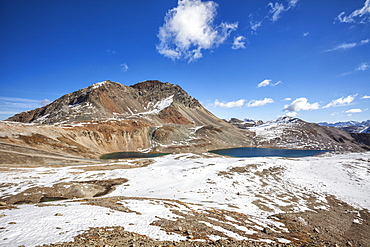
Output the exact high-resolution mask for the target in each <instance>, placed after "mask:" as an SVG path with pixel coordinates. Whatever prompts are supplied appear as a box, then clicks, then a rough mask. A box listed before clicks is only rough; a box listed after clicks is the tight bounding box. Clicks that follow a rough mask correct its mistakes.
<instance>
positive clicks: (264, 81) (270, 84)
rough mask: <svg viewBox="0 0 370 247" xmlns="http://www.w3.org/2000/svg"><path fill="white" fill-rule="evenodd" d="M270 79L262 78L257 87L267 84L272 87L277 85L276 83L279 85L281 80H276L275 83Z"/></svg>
mask: <svg viewBox="0 0 370 247" xmlns="http://www.w3.org/2000/svg"><path fill="white" fill-rule="evenodd" d="M271 81H272V80H270V79H266V80H263V81H261V82H260V83H259V84H258V85H257V87H267V86H272V87H274V86H277V85H279V84H280V83H281V81H278V82H276V83H271Z"/></svg>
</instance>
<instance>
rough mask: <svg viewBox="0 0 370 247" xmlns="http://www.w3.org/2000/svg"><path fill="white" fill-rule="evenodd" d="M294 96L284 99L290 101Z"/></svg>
mask: <svg viewBox="0 0 370 247" xmlns="http://www.w3.org/2000/svg"><path fill="white" fill-rule="evenodd" d="M290 100H292V98H285V99H284V100H283V101H290Z"/></svg>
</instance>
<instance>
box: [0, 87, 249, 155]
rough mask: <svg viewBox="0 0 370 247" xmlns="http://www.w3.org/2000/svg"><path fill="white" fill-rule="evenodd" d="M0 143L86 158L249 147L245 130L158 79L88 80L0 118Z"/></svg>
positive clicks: (179, 89) (13, 147)
mask: <svg viewBox="0 0 370 247" xmlns="http://www.w3.org/2000/svg"><path fill="white" fill-rule="evenodd" d="M16 122H18V123H16ZM0 141H2V142H5V143H7V144H12V145H13V146H11V148H10V146H9V145H8V146H6V147H7V148H8V149H9V148H10V149H11V150H13V149H17V150H18V149H19V147H25V146H26V147H27V148H32V150H33V151H32V152H34V150H38V149H40V150H43V151H48V152H57V153H59V154H68V155H73V156H83V157H86V158H97V157H99V156H101V155H102V154H106V153H112V152H119V151H139V150H145V151H151V152H204V151H207V150H210V149H217V148H229V147H240V146H251V145H253V140H252V139H251V133H250V132H248V131H247V130H240V129H238V128H236V127H234V126H232V125H230V124H228V123H226V122H224V121H223V120H221V119H219V118H217V117H216V116H214V115H213V114H212V113H210V112H209V111H207V110H206V109H205V108H204V107H203V106H202V105H201V104H200V103H199V101H197V100H196V99H194V98H193V97H191V96H189V95H188V94H187V93H186V92H185V91H184V90H183V89H182V88H181V87H180V86H178V85H173V84H170V83H162V82H159V81H145V82H141V83H138V84H135V85H133V86H125V85H122V84H119V83H115V82H111V81H104V82H100V83H96V84H93V85H91V86H89V87H87V88H84V89H81V90H78V91H76V92H73V93H70V94H67V95H64V96H62V97H61V98H59V99H57V100H55V101H54V102H52V103H50V104H49V105H47V106H44V107H42V108H38V109H35V110H31V111H27V112H22V113H19V114H17V115H15V116H13V117H11V118H9V119H7V121H4V122H0ZM21 150H24V149H21ZM27 150H28V149H27ZM0 151H1V148H0ZM3 151H4V152H7V150H6V149H3ZM28 151H29V150H28ZM3 155H4V157H5V153H3ZM19 159H23V158H20V157H19Z"/></svg>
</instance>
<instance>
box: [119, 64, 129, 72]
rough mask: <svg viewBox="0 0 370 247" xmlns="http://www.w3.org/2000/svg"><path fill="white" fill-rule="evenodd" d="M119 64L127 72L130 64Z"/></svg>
mask: <svg viewBox="0 0 370 247" xmlns="http://www.w3.org/2000/svg"><path fill="white" fill-rule="evenodd" d="M119 66H120V67H121V70H122V71H123V72H126V71H127V70H128V65H127V64H126V63H121V64H120V65H119Z"/></svg>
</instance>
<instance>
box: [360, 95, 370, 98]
mask: <svg viewBox="0 0 370 247" xmlns="http://www.w3.org/2000/svg"><path fill="white" fill-rule="evenodd" d="M361 99H370V96H369V95H364V96H362V97H361Z"/></svg>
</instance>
